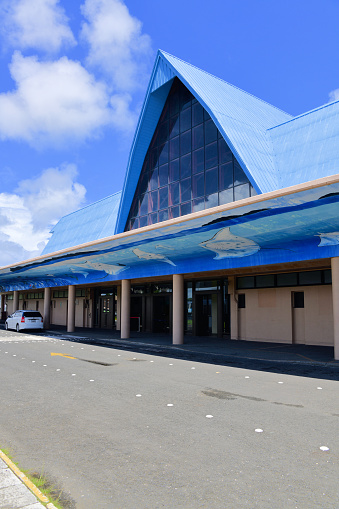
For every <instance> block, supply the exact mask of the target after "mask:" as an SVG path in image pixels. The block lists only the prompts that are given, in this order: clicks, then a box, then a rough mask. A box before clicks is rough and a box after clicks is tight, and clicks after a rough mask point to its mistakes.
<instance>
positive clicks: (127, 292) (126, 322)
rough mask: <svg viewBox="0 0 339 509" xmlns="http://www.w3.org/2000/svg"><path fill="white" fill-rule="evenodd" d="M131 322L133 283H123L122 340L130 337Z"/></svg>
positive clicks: (124, 280)
mask: <svg viewBox="0 0 339 509" xmlns="http://www.w3.org/2000/svg"><path fill="white" fill-rule="evenodd" d="M130 320H131V281H130V280H129V279H123V280H122V281H121V339H129V337H130Z"/></svg>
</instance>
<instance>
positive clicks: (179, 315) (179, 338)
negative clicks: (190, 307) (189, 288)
mask: <svg viewBox="0 0 339 509" xmlns="http://www.w3.org/2000/svg"><path fill="white" fill-rule="evenodd" d="M183 343H184V276H183V274H173V345H183Z"/></svg>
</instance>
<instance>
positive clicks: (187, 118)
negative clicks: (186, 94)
mask: <svg viewBox="0 0 339 509" xmlns="http://www.w3.org/2000/svg"><path fill="white" fill-rule="evenodd" d="M191 127H192V124H191V108H187V109H186V110H183V111H181V112H180V132H181V133H183V132H184V131H187V130H188V129H191Z"/></svg>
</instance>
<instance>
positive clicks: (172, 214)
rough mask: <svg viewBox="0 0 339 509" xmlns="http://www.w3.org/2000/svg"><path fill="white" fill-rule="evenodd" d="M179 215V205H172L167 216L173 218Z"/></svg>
mask: <svg viewBox="0 0 339 509" xmlns="http://www.w3.org/2000/svg"><path fill="white" fill-rule="evenodd" d="M179 216H180V207H179V205H177V206H176V207H172V208H171V209H170V213H169V218H170V219H174V218H175V217H179Z"/></svg>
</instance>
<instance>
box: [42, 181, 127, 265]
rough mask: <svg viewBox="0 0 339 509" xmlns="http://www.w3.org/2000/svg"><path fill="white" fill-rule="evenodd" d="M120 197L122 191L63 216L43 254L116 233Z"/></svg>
mask: <svg viewBox="0 0 339 509" xmlns="http://www.w3.org/2000/svg"><path fill="white" fill-rule="evenodd" d="M120 198H121V191H120V192H119V193H115V194H113V195H111V196H108V197H107V198H104V199H103V200H99V201H96V202H94V203H92V204H91V205H87V207H84V208H82V209H80V210H77V211H76V212H72V213H71V214H68V215H67V216H64V217H62V218H61V219H60V221H59V222H58V223H57V224H56V225H55V226H54V228H53V230H52V231H51V233H52V234H53V235H52V237H51V238H50V240H49V242H48V243H47V245H46V246H45V248H44V250H43V252H42V253H41V254H42V255H45V254H48V253H53V252H55V251H59V250H60V249H65V248H67V247H72V246H77V245H79V244H83V243H85V242H91V241H92V240H98V239H103V238H105V237H109V236H111V235H114V231H115V225H116V220H117V216H118V209H119V204H120Z"/></svg>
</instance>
